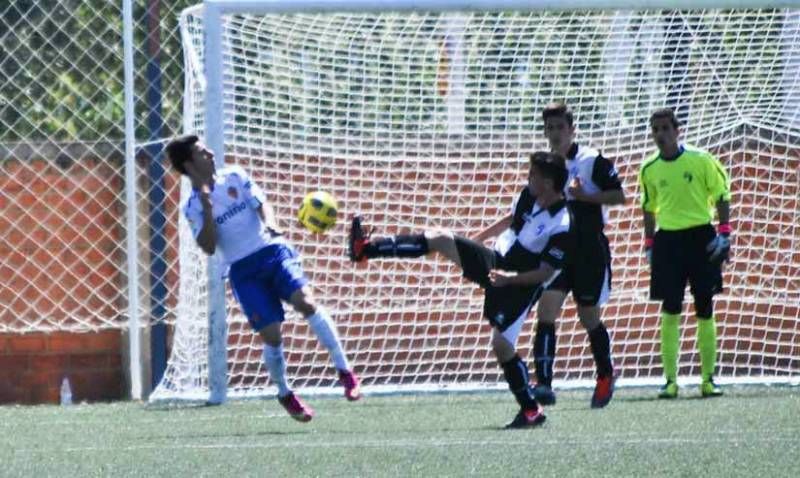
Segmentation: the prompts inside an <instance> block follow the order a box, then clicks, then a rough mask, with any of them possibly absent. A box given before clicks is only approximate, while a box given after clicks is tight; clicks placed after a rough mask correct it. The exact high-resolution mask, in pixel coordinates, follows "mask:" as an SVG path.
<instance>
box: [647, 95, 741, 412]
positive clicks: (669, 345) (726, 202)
mask: <svg viewBox="0 0 800 478" xmlns="http://www.w3.org/2000/svg"><path fill="white" fill-rule="evenodd" d="M650 128H651V133H652V136H653V140H654V142H655V143H656V146H658V151H657V152H656V153H654V154H653V155H652V156H651V157H650V158H648V159H647V160H646V161H645V162H644V164H642V169H641V171H640V172H639V182H640V185H641V190H642V211H643V213H644V235H645V251H646V254H647V258H648V261H649V262H650V298H651V299H653V300H660V301H662V305H661V360H662V363H663V366H664V375H666V379H667V383H666V384H665V385H664V386H663V387H662V389H661V393H660V394H659V397H660V398H676V397H677V396H678V384H677V377H678V353H679V349H680V343H679V340H680V333H679V330H678V325H679V322H680V318H681V310H682V306H683V294H684V290H685V289H686V282H687V280H688V282H689V284H690V285H691V291H692V295H693V296H694V308H695V313H696V315H697V348H698V351H699V352H700V373H701V375H702V383H701V384H700V394H701V395H702V396H703V397H716V396H719V395H722V391H721V390H720V389H719V387H717V385H715V384H714V378H713V377H714V371H715V368H716V360H717V332H716V323H715V320H714V311H713V304H712V301H713V297H714V295H715V294H717V293H718V292H720V291H722V262H723V261H726V260H727V259H728V253H729V251H730V234H731V226H730V224H729V222H728V220H729V215H730V198H731V193H730V190H729V186H728V176H727V174H726V172H725V170H724V169H723V167H722V165H721V164H720V162H719V161H718V160H717V158H715V157H714V156H712V155H711V154H710V153H707V152H705V151H701V150H699V149H695V148H692V147H689V146H686V145H682V144H680V143H679V142H678V137H679V136H680V128H679V124H678V120H677V119H676V117H675V113H674V112H673V111H672V110H670V109H661V110H658V111H656V112H655V113H653V115H652V116H651V117H650ZM711 204H715V205H716V209H717V215H718V216H719V226H718V227H717V232H715V231H714V228H713V226H712V225H711V220H712V219H713V212H712V210H711V208H710V205H711ZM656 225H657V226H658V232H656Z"/></svg>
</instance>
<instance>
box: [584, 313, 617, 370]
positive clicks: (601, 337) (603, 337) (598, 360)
mask: <svg viewBox="0 0 800 478" xmlns="http://www.w3.org/2000/svg"><path fill="white" fill-rule="evenodd" d="M589 342H590V343H591V345H592V355H594V363H595V365H596V366H597V376H598V377H610V376H611V375H612V374H613V373H614V366H613V365H612V364H611V340H610V339H609V337H608V330H606V326H605V325H603V323H602V322H601V323H600V325H599V326H597V327H595V328H594V329H593V330H590V331H589Z"/></svg>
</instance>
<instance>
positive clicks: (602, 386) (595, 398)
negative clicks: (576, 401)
mask: <svg viewBox="0 0 800 478" xmlns="http://www.w3.org/2000/svg"><path fill="white" fill-rule="evenodd" d="M615 381H616V380H615V379H614V376H613V375H610V376H608V377H597V384H596V385H595V386H594V394H593V395H592V408H603V407H605V406H606V405H608V402H610V401H611V397H613V396H614V382H615Z"/></svg>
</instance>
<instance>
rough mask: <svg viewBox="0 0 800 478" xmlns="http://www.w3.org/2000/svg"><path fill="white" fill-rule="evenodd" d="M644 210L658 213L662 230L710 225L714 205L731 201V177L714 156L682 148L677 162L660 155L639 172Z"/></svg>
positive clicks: (683, 146)
mask: <svg viewBox="0 0 800 478" xmlns="http://www.w3.org/2000/svg"><path fill="white" fill-rule="evenodd" d="M639 186H640V188H641V193H642V195H641V199H642V208H644V210H645V211H647V212H651V213H653V214H655V217H656V224H657V225H658V228H659V229H663V230H666V231H679V230H682V229H688V228H690V227H695V226H701V225H703V224H708V223H710V222H711V220H712V219H713V218H714V205H715V204H716V203H717V202H718V201H719V200H720V199H722V200H725V201H730V199H731V192H730V187H729V184H728V175H727V173H726V172H725V169H724V168H723V167H722V164H720V162H719V160H717V158H715V157H714V156H713V155H712V154H711V153H708V152H706V151H703V150H700V149H697V148H693V147H691V146H686V145H682V146H681V152H680V153H679V154H678V156H677V157H676V158H674V159H664V158H662V157H661V154H660V153H659V152H656V153H654V154H653V155H651V156H650V157H649V158H648V159H647V160H646V161H645V162H644V164H642V169H641V171H640V172H639Z"/></svg>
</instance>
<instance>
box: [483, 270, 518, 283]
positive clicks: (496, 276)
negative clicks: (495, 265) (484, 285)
mask: <svg viewBox="0 0 800 478" xmlns="http://www.w3.org/2000/svg"><path fill="white" fill-rule="evenodd" d="M516 275H517V273H516V272H512V271H504V270H502V269H492V270H490V271H489V282H490V283H491V284H492V285H493V286H494V287H505V286H507V285H511V284H513V282H514V279H513V278H514V277H516Z"/></svg>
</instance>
